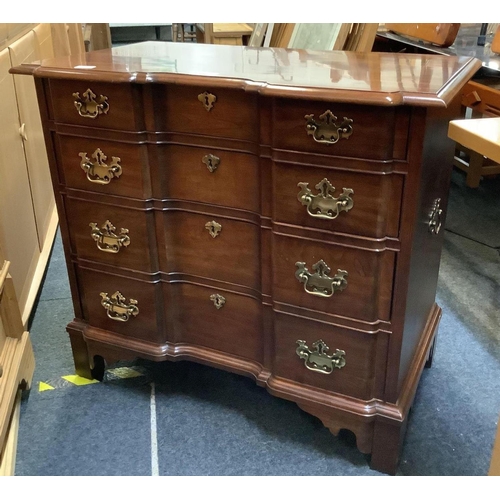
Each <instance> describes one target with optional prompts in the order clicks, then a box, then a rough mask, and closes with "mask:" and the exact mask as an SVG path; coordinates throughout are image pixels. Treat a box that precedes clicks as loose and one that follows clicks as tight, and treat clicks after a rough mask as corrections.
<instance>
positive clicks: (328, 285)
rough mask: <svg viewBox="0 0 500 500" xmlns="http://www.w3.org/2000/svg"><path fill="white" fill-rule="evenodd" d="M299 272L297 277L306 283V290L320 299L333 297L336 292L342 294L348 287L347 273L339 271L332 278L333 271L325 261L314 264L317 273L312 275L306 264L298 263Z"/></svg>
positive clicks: (296, 272)
mask: <svg viewBox="0 0 500 500" xmlns="http://www.w3.org/2000/svg"><path fill="white" fill-rule="evenodd" d="M295 265H296V266H297V268H298V269H297V271H295V277H296V278H297V279H298V280H299V281H300V282H301V283H304V290H305V291H306V292H307V293H310V294H311V295H316V296H318V297H331V296H332V295H333V294H334V293H335V292H340V291H342V290H344V289H345V288H346V287H347V279H346V277H347V275H348V274H347V271H343V270H342V269H337V274H336V275H335V276H333V278H332V277H330V276H329V274H330V271H331V269H330V268H329V267H328V265H327V264H326V262H325V261H324V260H320V261H318V262H316V264H313V266H312V268H313V270H314V271H315V273H313V274H311V273H310V272H309V270H308V269H307V267H306V263H305V262H296V263H295Z"/></svg>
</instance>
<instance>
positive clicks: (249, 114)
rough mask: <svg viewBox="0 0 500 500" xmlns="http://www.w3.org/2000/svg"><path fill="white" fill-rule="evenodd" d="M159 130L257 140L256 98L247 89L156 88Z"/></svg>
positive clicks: (162, 86) (164, 86) (166, 86)
mask: <svg viewBox="0 0 500 500" xmlns="http://www.w3.org/2000/svg"><path fill="white" fill-rule="evenodd" d="M154 99H155V106H156V109H155V114H156V120H157V123H156V128H157V130H158V131H162V132H164V131H166V132H180V133H182V134H196V135H207V136H214V137H225V138H229V139H237V140H245V141H257V140H258V138H259V119H258V118H259V108H258V103H257V96H256V95H255V94H249V93H247V92H245V91H244V90H237V89H236V90H235V89H224V88H213V89H212V88H209V87H191V86H183V85H157V86H155V87H154Z"/></svg>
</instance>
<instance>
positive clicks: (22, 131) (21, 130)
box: [19, 123, 28, 142]
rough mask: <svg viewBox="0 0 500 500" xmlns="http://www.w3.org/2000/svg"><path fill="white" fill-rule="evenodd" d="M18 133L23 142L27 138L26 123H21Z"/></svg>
mask: <svg viewBox="0 0 500 500" xmlns="http://www.w3.org/2000/svg"><path fill="white" fill-rule="evenodd" d="M19 135H20V136H21V137H22V139H23V141H24V142H26V141H27V140H28V136H27V135H26V123H23V124H21V126H20V127H19Z"/></svg>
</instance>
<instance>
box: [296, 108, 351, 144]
mask: <svg viewBox="0 0 500 500" xmlns="http://www.w3.org/2000/svg"><path fill="white" fill-rule="evenodd" d="M305 119H306V120H307V123H306V130H307V135H312V136H313V139H314V140H315V141H316V142H320V143H321V144H335V143H336V142H338V141H339V139H348V138H349V137H350V136H351V135H352V132H353V130H352V120H351V119H350V118H347V117H345V116H344V119H343V120H342V122H340V123H337V117H336V116H335V115H334V114H333V113H332V112H331V111H330V110H327V111H325V112H324V113H323V114H322V115H319V121H318V122H317V121H316V120H315V119H314V115H306V116H305Z"/></svg>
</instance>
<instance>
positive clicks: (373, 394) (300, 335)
mask: <svg viewBox="0 0 500 500" xmlns="http://www.w3.org/2000/svg"><path fill="white" fill-rule="evenodd" d="M479 66H480V63H478V61H476V60H474V59H470V58H456V57H451V56H450V57H448V56H430V55H418V54H382V53H363V54H362V53H355V52H352V53H344V52H338V51H328V52H316V51H296V50H286V49H276V48H272V49H270V48H262V49H256V48H251V49H250V48H247V47H231V46H216V45H209V44H179V43H164V42H146V43H140V44H133V45H130V46H121V47H116V48H113V49H109V50H103V51H96V52H90V53H87V54H86V55H85V64H82V61H81V59H80V58H71V57H70V58H60V59H54V60H48V61H43V62H42V63H37V64H35V65H28V66H20V67H18V68H14V69H12V70H11V71H12V72H13V73H17V74H30V75H34V77H35V82H36V85H37V89H38V96H39V104H40V112H41V117H42V122H43V125H44V131H45V135H46V143H47V146H48V149H49V151H48V153H49V154H48V157H49V159H50V167H51V174H52V178H53V185H54V189H55V194H56V200H57V204H58V211H59V216H60V222H61V234H62V238H63V244H64V246H65V250H66V252H65V254H66V256H67V259H68V262H67V263H68V271H69V278H70V281H71V285H72V286H71V289H72V293H73V306H74V318H75V320H74V321H72V322H71V323H70V324H69V325H68V327H67V330H68V333H69V335H70V339H71V345H72V349H73V354H74V359H75V367H76V371H77V373H78V374H80V375H81V376H84V377H97V378H101V377H102V376H103V368H104V366H105V363H108V364H113V363H115V362H117V361H121V360H130V359H134V358H136V357H143V358H147V359H151V360H156V361H161V360H172V361H175V360H177V359H189V360H192V361H197V362H200V363H206V364H209V365H211V366H214V367H217V368H222V369H225V370H230V371H233V372H235V373H238V374H242V375H247V376H251V377H253V378H255V380H256V382H257V383H258V384H259V385H261V386H263V387H265V388H266V389H267V390H268V391H269V392H270V393H271V394H273V395H275V396H277V397H282V398H285V399H288V400H290V401H294V402H296V403H297V404H298V405H299V406H300V408H302V409H303V410H305V411H307V412H309V413H311V414H312V415H315V416H317V417H318V418H320V419H321V420H322V422H323V423H324V424H325V425H326V426H327V427H328V428H329V429H330V430H331V431H332V433H333V434H337V433H338V432H339V430H340V429H342V428H345V429H349V430H350V431H352V432H353V433H354V434H355V435H356V443H357V447H358V448H359V450H360V451H362V452H363V453H365V454H370V455H371V462H370V465H371V467H373V468H375V469H377V470H380V471H384V472H388V473H391V474H393V473H395V472H396V468H397V464H398V460H399V450H400V449H401V443H402V440H403V438H404V430H405V428H406V421H407V417H408V413H409V410H410V407H411V405H412V402H413V398H414V395H415V392H416V389H417V386H418V382H419V379H420V376H421V373H422V370H423V368H424V365H425V364H426V361H427V362H428V363H427V364H430V361H431V357H432V356H431V353H432V352H433V349H432V346H433V342H434V339H435V335H436V331H437V326H438V323H439V319H440V315H441V310H440V308H439V307H438V306H437V305H436V304H435V292H436V286H437V277H438V270H439V261H440V252H441V247H442V241H443V232H444V231H442V230H441V228H442V227H444V224H445V222H446V209H447V197H448V196H447V193H448V186H449V180H450V173H451V167H452V161H451V160H452V158H453V143H452V142H451V141H449V140H448V139H447V127H448V122H449V120H450V119H451V118H454V117H457V116H458V113H459V111H460V89H461V88H462V87H463V85H464V84H465V83H466V82H467V80H468V79H469V78H470V77H471V76H472V75H473V74H474V72H475V71H476V70H477V69H478V68H479ZM428 75H432V78H431V79H429V78H428ZM297 411H300V410H299V409H297ZM290 439H293V436H291V437H290ZM332 439H333V438H332Z"/></svg>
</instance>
